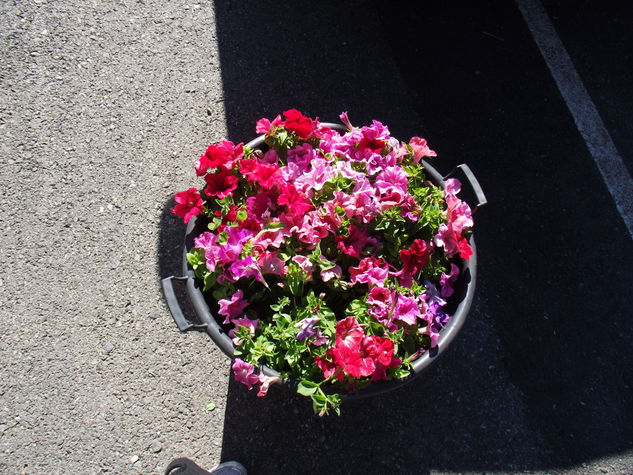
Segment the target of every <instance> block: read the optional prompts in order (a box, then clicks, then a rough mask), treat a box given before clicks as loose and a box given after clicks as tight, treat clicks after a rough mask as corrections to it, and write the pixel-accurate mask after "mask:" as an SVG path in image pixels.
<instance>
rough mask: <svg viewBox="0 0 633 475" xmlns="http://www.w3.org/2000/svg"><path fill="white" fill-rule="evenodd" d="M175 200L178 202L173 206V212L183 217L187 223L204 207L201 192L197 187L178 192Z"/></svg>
mask: <svg viewBox="0 0 633 475" xmlns="http://www.w3.org/2000/svg"><path fill="white" fill-rule="evenodd" d="M174 201H175V202H176V203H177V204H176V206H174V207H173V208H172V210H171V212H172V213H174V214H175V215H176V216H178V217H180V218H182V219H183V220H184V222H185V223H188V222H189V220H190V219H191V218H193V217H194V216H198V215H199V214H200V213H201V212H202V210H203V209H204V204H203V202H202V198H201V197H200V193H198V190H196V189H195V188H189V189H188V190H187V191H181V192H180V193H176V196H174Z"/></svg>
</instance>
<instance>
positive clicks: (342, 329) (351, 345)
mask: <svg viewBox="0 0 633 475" xmlns="http://www.w3.org/2000/svg"><path fill="white" fill-rule="evenodd" d="M393 350H394V345H393V342H392V341H391V340H390V339H389V338H383V337H379V336H374V335H365V334H364V332H363V329H362V327H361V326H360V325H359V323H358V322H357V321H356V319H355V318H354V317H347V318H346V319H345V320H341V321H339V322H338V323H337V324H336V343H335V345H334V348H330V349H329V350H328V351H327V353H326V354H325V358H322V357H315V359H314V361H315V363H316V365H317V366H318V367H319V368H320V369H321V371H323V376H324V377H325V378H329V377H330V376H332V375H334V376H335V377H336V378H337V379H338V380H339V381H342V380H343V379H344V375H345V374H346V375H349V376H351V377H352V378H356V379H359V378H363V377H366V376H371V379H372V381H376V380H379V379H386V370H387V368H395V367H396V366H398V365H399V364H400V363H401V362H402V361H401V360H399V359H398V358H396V357H394V355H393Z"/></svg>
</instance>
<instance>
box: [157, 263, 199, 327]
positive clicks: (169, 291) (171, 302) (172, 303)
mask: <svg viewBox="0 0 633 475" xmlns="http://www.w3.org/2000/svg"><path fill="white" fill-rule="evenodd" d="M189 279H190V277H188V276H183V277H175V276H173V275H172V276H170V277H166V278H164V279H163V280H161V284H162V287H163V293H164V294H165V300H166V301H167V306H168V307H169V311H170V312H171V316H172V317H173V318H174V321H175V322H176V325H177V326H178V329H179V330H180V331H181V332H186V331H188V330H206V329H207V324H206V323H193V322H191V321H189V320H188V319H187V317H185V314H184V313H183V311H182V309H181V308H180V303H179V302H178V297H176V292H174V285H173V282H172V281H173V280H176V281H178V282H184V283H186V282H187V281H188V280H189Z"/></svg>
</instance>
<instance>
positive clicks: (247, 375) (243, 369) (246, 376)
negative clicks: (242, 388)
mask: <svg viewBox="0 0 633 475" xmlns="http://www.w3.org/2000/svg"><path fill="white" fill-rule="evenodd" d="M232 368H233V375H234V376H235V381H238V382H240V383H242V384H244V385H246V387H248V389H252V387H253V385H254V384H257V383H258V382H259V377H258V376H257V375H256V374H255V373H254V372H255V367H254V366H253V365H252V364H250V363H247V362H246V361H243V360H241V359H240V358H235V361H233V367H232Z"/></svg>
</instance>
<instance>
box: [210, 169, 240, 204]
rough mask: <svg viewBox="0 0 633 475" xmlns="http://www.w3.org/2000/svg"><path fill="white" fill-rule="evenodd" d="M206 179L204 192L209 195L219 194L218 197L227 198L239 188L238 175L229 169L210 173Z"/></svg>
mask: <svg viewBox="0 0 633 475" xmlns="http://www.w3.org/2000/svg"><path fill="white" fill-rule="evenodd" d="M204 179H205V181H206V182H207V187H206V188H205V189H204V192H205V193H206V194H207V195H209V196H217V197H218V199H224V198H226V197H227V196H228V195H230V194H231V193H232V192H233V190H234V189H235V188H237V177H236V176H233V175H231V174H230V173H229V172H228V171H224V170H223V171H220V172H218V173H209V174H208V175H207V176H205V177H204Z"/></svg>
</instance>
